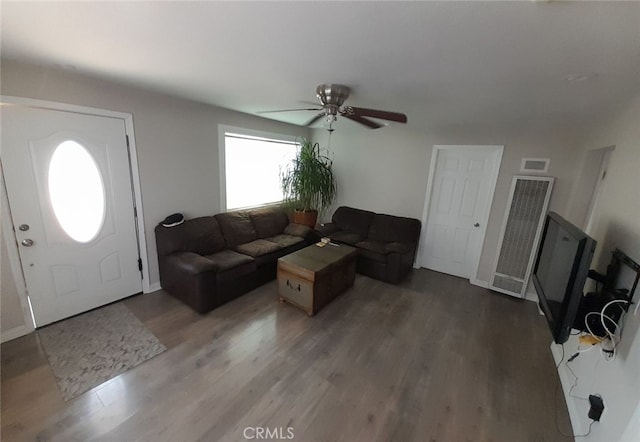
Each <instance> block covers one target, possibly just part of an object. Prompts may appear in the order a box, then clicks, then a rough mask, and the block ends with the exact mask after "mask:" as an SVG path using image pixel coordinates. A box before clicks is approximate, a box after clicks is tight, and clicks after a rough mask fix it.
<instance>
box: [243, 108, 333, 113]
mask: <svg viewBox="0 0 640 442" xmlns="http://www.w3.org/2000/svg"><path fill="white" fill-rule="evenodd" d="M315 110H322V108H321V107H307V108H301V109H278V110H266V111H257V112H256V114H274V113H278V112H297V111H315Z"/></svg>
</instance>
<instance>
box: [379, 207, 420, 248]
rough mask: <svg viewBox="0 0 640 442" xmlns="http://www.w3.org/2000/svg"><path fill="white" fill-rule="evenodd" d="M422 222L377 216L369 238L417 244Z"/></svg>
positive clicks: (389, 216)
mask: <svg viewBox="0 0 640 442" xmlns="http://www.w3.org/2000/svg"><path fill="white" fill-rule="evenodd" d="M419 236H420V221H418V220H417V219H413V218H403V217H400V216H392V215H383V214H376V215H375V216H374V217H373V221H372V222H371V227H370V228H369V233H368V235H367V238H369V239H372V240H374V241H384V242H394V241H396V242H405V243H417V242H418V239H419Z"/></svg>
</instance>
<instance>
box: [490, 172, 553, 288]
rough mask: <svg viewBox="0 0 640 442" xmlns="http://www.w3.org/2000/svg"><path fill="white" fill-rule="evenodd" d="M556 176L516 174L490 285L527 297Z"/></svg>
mask: <svg viewBox="0 0 640 442" xmlns="http://www.w3.org/2000/svg"><path fill="white" fill-rule="evenodd" d="M553 181H554V178H551V177H534V176H515V177H513V182H512V184H511V193H510V197H509V202H508V204H507V211H506V213H505V219H504V222H503V226H502V234H501V236H500V243H499V245H498V259H497V262H496V268H495V271H494V273H493V277H492V281H491V288H492V289H494V290H496V291H498V292H501V293H506V294H508V295H511V296H516V297H519V298H522V297H524V295H525V292H526V290H527V284H528V283H529V277H530V276H531V269H532V265H533V260H534V256H535V251H536V246H537V244H538V240H539V238H540V232H541V231H542V226H543V222H544V217H545V215H546V213H547V207H548V205H549V198H550V196H551V189H552V187H553Z"/></svg>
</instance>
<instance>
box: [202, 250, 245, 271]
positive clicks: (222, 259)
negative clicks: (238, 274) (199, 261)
mask: <svg viewBox="0 0 640 442" xmlns="http://www.w3.org/2000/svg"><path fill="white" fill-rule="evenodd" d="M205 258H206V259H208V260H209V261H211V262H212V263H213V264H215V266H216V268H217V269H218V271H219V272H224V271H227V270H230V269H232V268H235V267H240V266H244V265H247V264H249V265H253V269H254V270H255V268H256V267H255V261H254V260H253V258H252V257H250V256H247V255H243V254H242V253H238V252H234V251H233V250H223V251H221V252H218V253H214V254H213V255H207V256H205Z"/></svg>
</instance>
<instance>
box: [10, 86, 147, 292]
mask: <svg viewBox="0 0 640 442" xmlns="http://www.w3.org/2000/svg"><path fill="white" fill-rule="evenodd" d="M0 102H1V103H11V104H20V105H23V106H29V107H33V108H39V109H51V110H56V111H63V112H73V113H77V114H86V115H95V116H100V117H110V118H117V119H121V120H123V122H124V125H125V131H126V134H127V138H128V144H129V164H130V171H131V185H132V187H133V198H134V201H135V205H136V215H137V223H136V232H137V236H138V247H139V253H140V260H141V262H142V292H143V293H151V292H153V291H154V290H153V289H154V287H152V286H151V285H150V282H149V257H148V252H147V240H146V236H145V228H144V210H143V207H142V191H141V186H140V172H139V169H138V152H137V146H136V137H135V131H134V127H133V115H131V114H130V113H126V112H117V111H111V110H106V109H99V108H94V107H87V106H80V105H75V104H67V103H58V102H54V101H46V100H37V99H33V98H24V97H13V96H7V95H0ZM3 192H5V190H4V186H3ZM10 259H11V256H10ZM12 261H13V259H12ZM11 265H12V266H13V265H18V266H20V263H19V262H16V263H13V262H12V264H11ZM21 283H24V279H23V280H22V282H21ZM16 284H18V281H16ZM21 302H22V300H21Z"/></svg>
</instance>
